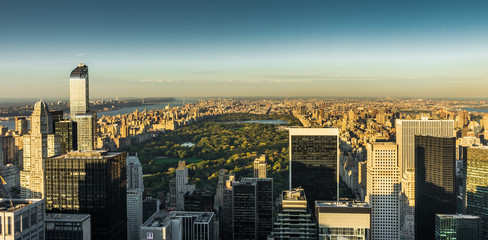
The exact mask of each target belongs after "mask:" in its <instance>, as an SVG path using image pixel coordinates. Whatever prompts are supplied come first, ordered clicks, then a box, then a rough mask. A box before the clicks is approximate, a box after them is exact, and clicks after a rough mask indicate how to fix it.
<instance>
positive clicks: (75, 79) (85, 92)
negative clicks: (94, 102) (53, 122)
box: [69, 63, 90, 120]
mask: <svg viewBox="0 0 488 240" xmlns="http://www.w3.org/2000/svg"><path fill="white" fill-rule="evenodd" d="M89 100H90V99H89V88H88V67H87V66H86V65H85V64H84V63H79V64H78V67H76V68H75V69H74V70H73V71H72V72H71V75H70V77H69V112H70V116H71V119H73V120H74V119H75V115H76V114H79V113H80V114H85V113H87V112H88V110H89V109H88V102H89Z"/></svg>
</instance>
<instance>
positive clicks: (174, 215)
mask: <svg viewBox="0 0 488 240" xmlns="http://www.w3.org/2000/svg"><path fill="white" fill-rule="evenodd" d="M183 217H195V218H196V219H195V222H194V224H208V223H210V221H211V220H212V219H213V218H214V213H213V212H184V211H173V212H170V213H167V212H165V211H159V212H157V213H154V214H153V215H152V216H151V217H150V218H149V219H148V220H147V221H146V222H145V223H144V224H142V227H147V228H159V227H164V226H166V225H167V224H168V222H169V221H170V220H179V219H181V218H183Z"/></svg>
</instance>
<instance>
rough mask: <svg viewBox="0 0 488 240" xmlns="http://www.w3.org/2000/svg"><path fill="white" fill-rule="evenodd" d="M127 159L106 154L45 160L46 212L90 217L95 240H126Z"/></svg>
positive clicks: (91, 152)
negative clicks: (87, 215) (88, 215)
mask: <svg viewBox="0 0 488 240" xmlns="http://www.w3.org/2000/svg"><path fill="white" fill-rule="evenodd" d="M126 159H127V153H125V152H123V153H114V152H107V151H90V152H70V153H68V154H65V155H59V156H57V157H53V158H48V159H46V160H45V192H46V194H45V196H46V211H47V212H48V213H76V214H90V216H91V222H92V227H91V229H92V236H93V239H94V240H111V239H113V240H116V239H117V240H118V239H127V201H126V198H127V195H126V184H127V175H126Z"/></svg>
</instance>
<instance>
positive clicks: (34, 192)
mask: <svg viewBox="0 0 488 240" xmlns="http://www.w3.org/2000/svg"><path fill="white" fill-rule="evenodd" d="M52 127H53V124H52V118H51V113H50V112H49V109H48V107H47V104H46V103H45V102H44V101H42V100H41V101H38V102H37V103H36V104H35V105H34V111H33V112H32V116H31V132H30V135H24V143H23V145H24V151H23V154H24V157H23V171H21V172H20V187H21V189H20V196H21V197H22V198H44V197H45V195H44V161H45V159H46V158H49V157H52V156H54V155H57V154H59V147H60V145H59V137H58V136H56V135H54V134H53V128H52Z"/></svg>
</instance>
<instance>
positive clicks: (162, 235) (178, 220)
mask: <svg viewBox="0 0 488 240" xmlns="http://www.w3.org/2000/svg"><path fill="white" fill-rule="evenodd" d="M140 239H141V240H146V239H152V240H193V239H202V240H214V239H215V240H216V239H217V235H216V229H215V217H214V213H212V212H180V211H173V212H170V213H166V212H164V211H160V212H157V213H155V214H154V215H153V216H151V217H150V218H149V219H148V220H147V221H146V222H144V224H143V225H142V226H141V235H140Z"/></svg>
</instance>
